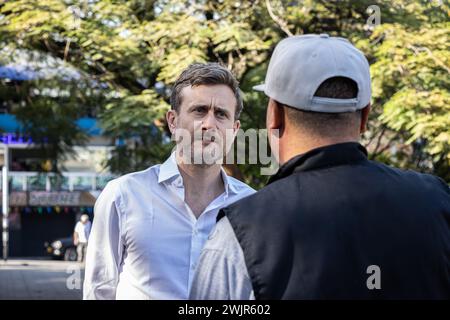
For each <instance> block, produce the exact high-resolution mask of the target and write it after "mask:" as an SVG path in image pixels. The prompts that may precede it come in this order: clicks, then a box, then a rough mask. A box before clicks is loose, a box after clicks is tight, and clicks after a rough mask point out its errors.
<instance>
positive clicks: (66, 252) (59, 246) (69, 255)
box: [44, 237, 77, 261]
mask: <svg viewBox="0 0 450 320" xmlns="http://www.w3.org/2000/svg"><path fill="white" fill-rule="evenodd" d="M44 247H45V250H46V252H47V254H48V255H50V256H51V257H52V258H54V259H63V260H65V261H77V247H76V246H75V245H74V244H73V238H72V237H68V238H61V239H56V240H55V241H52V242H48V241H47V242H45V243H44Z"/></svg>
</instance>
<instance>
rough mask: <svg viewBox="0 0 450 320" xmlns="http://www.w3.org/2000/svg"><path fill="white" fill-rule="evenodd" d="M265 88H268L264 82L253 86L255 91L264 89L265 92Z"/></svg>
mask: <svg viewBox="0 0 450 320" xmlns="http://www.w3.org/2000/svg"><path fill="white" fill-rule="evenodd" d="M264 89H266V85H265V84H264V83H263V84H258V85H257V86H254V87H253V90H255V91H263V92H264Z"/></svg>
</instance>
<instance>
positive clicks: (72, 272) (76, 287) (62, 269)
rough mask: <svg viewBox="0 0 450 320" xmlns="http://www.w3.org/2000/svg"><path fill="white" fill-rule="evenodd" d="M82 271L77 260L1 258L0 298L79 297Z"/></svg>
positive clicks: (52, 298)
mask: <svg viewBox="0 0 450 320" xmlns="http://www.w3.org/2000/svg"><path fill="white" fill-rule="evenodd" d="M83 274H84V269H83V266H82V265H81V264H79V263H76V262H65V261H53V260H38V259H13V260H8V261H7V262H4V261H3V260H0V300H4V299H11V300H17V299H18V300H22V299H26V300H42V299H49V300H54V299H58V300H77V299H81V298H82V291H81V288H82V284H83Z"/></svg>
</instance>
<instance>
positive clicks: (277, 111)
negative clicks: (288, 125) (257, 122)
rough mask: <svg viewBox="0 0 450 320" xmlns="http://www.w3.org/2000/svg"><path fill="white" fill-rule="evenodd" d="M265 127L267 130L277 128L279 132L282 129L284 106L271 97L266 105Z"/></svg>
mask: <svg viewBox="0 0 450 320" xmlns="http://www.w3.org/2000/svg"><path fill="white" fill-rule="evenodd" d="M266 127H267V130H275V129H278V130H279V132H280V134H282V132H283V129H284V108H283V106H282V105H281V104H280V103H279V102H277V101H275V100H273V99H272V98H270V99H269V105H268V106H267V115H266Z"/></svg>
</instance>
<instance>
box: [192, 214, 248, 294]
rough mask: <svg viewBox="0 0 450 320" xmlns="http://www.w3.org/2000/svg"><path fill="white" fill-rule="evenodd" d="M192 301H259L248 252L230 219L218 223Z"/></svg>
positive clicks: (206, 248)
mask: <svg viewBox="0 0 450 320" xmlns="http://www.w3.org/2000/svg"><path fill="white" fill-rule="evenodd" d="M189 299H192V300H255V294H254V291H253V285H252V281H251V279H250V276H249V274H248V270H247V265H246V264H245V258H244V252H243V251H242V247H241V245H240V244H239V241H238V239H237V238H236V235H235V233H234V230H233V227H232V226H231V224H230V221H229V220H228V218H227V217H223V218H222V219H221V220H220V221H219V222H218V223H217V224H216V226H215V228H214V229H213V231H212V232H211V234H210V235H209V237H208V241H206V243H205V246H204V248H203V251H202V253H201V255H200V258H199V261H198V267H197V270H196V273H195V277H194V280H193V282H192V286H191V290H190V295H189Z"/></svg>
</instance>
